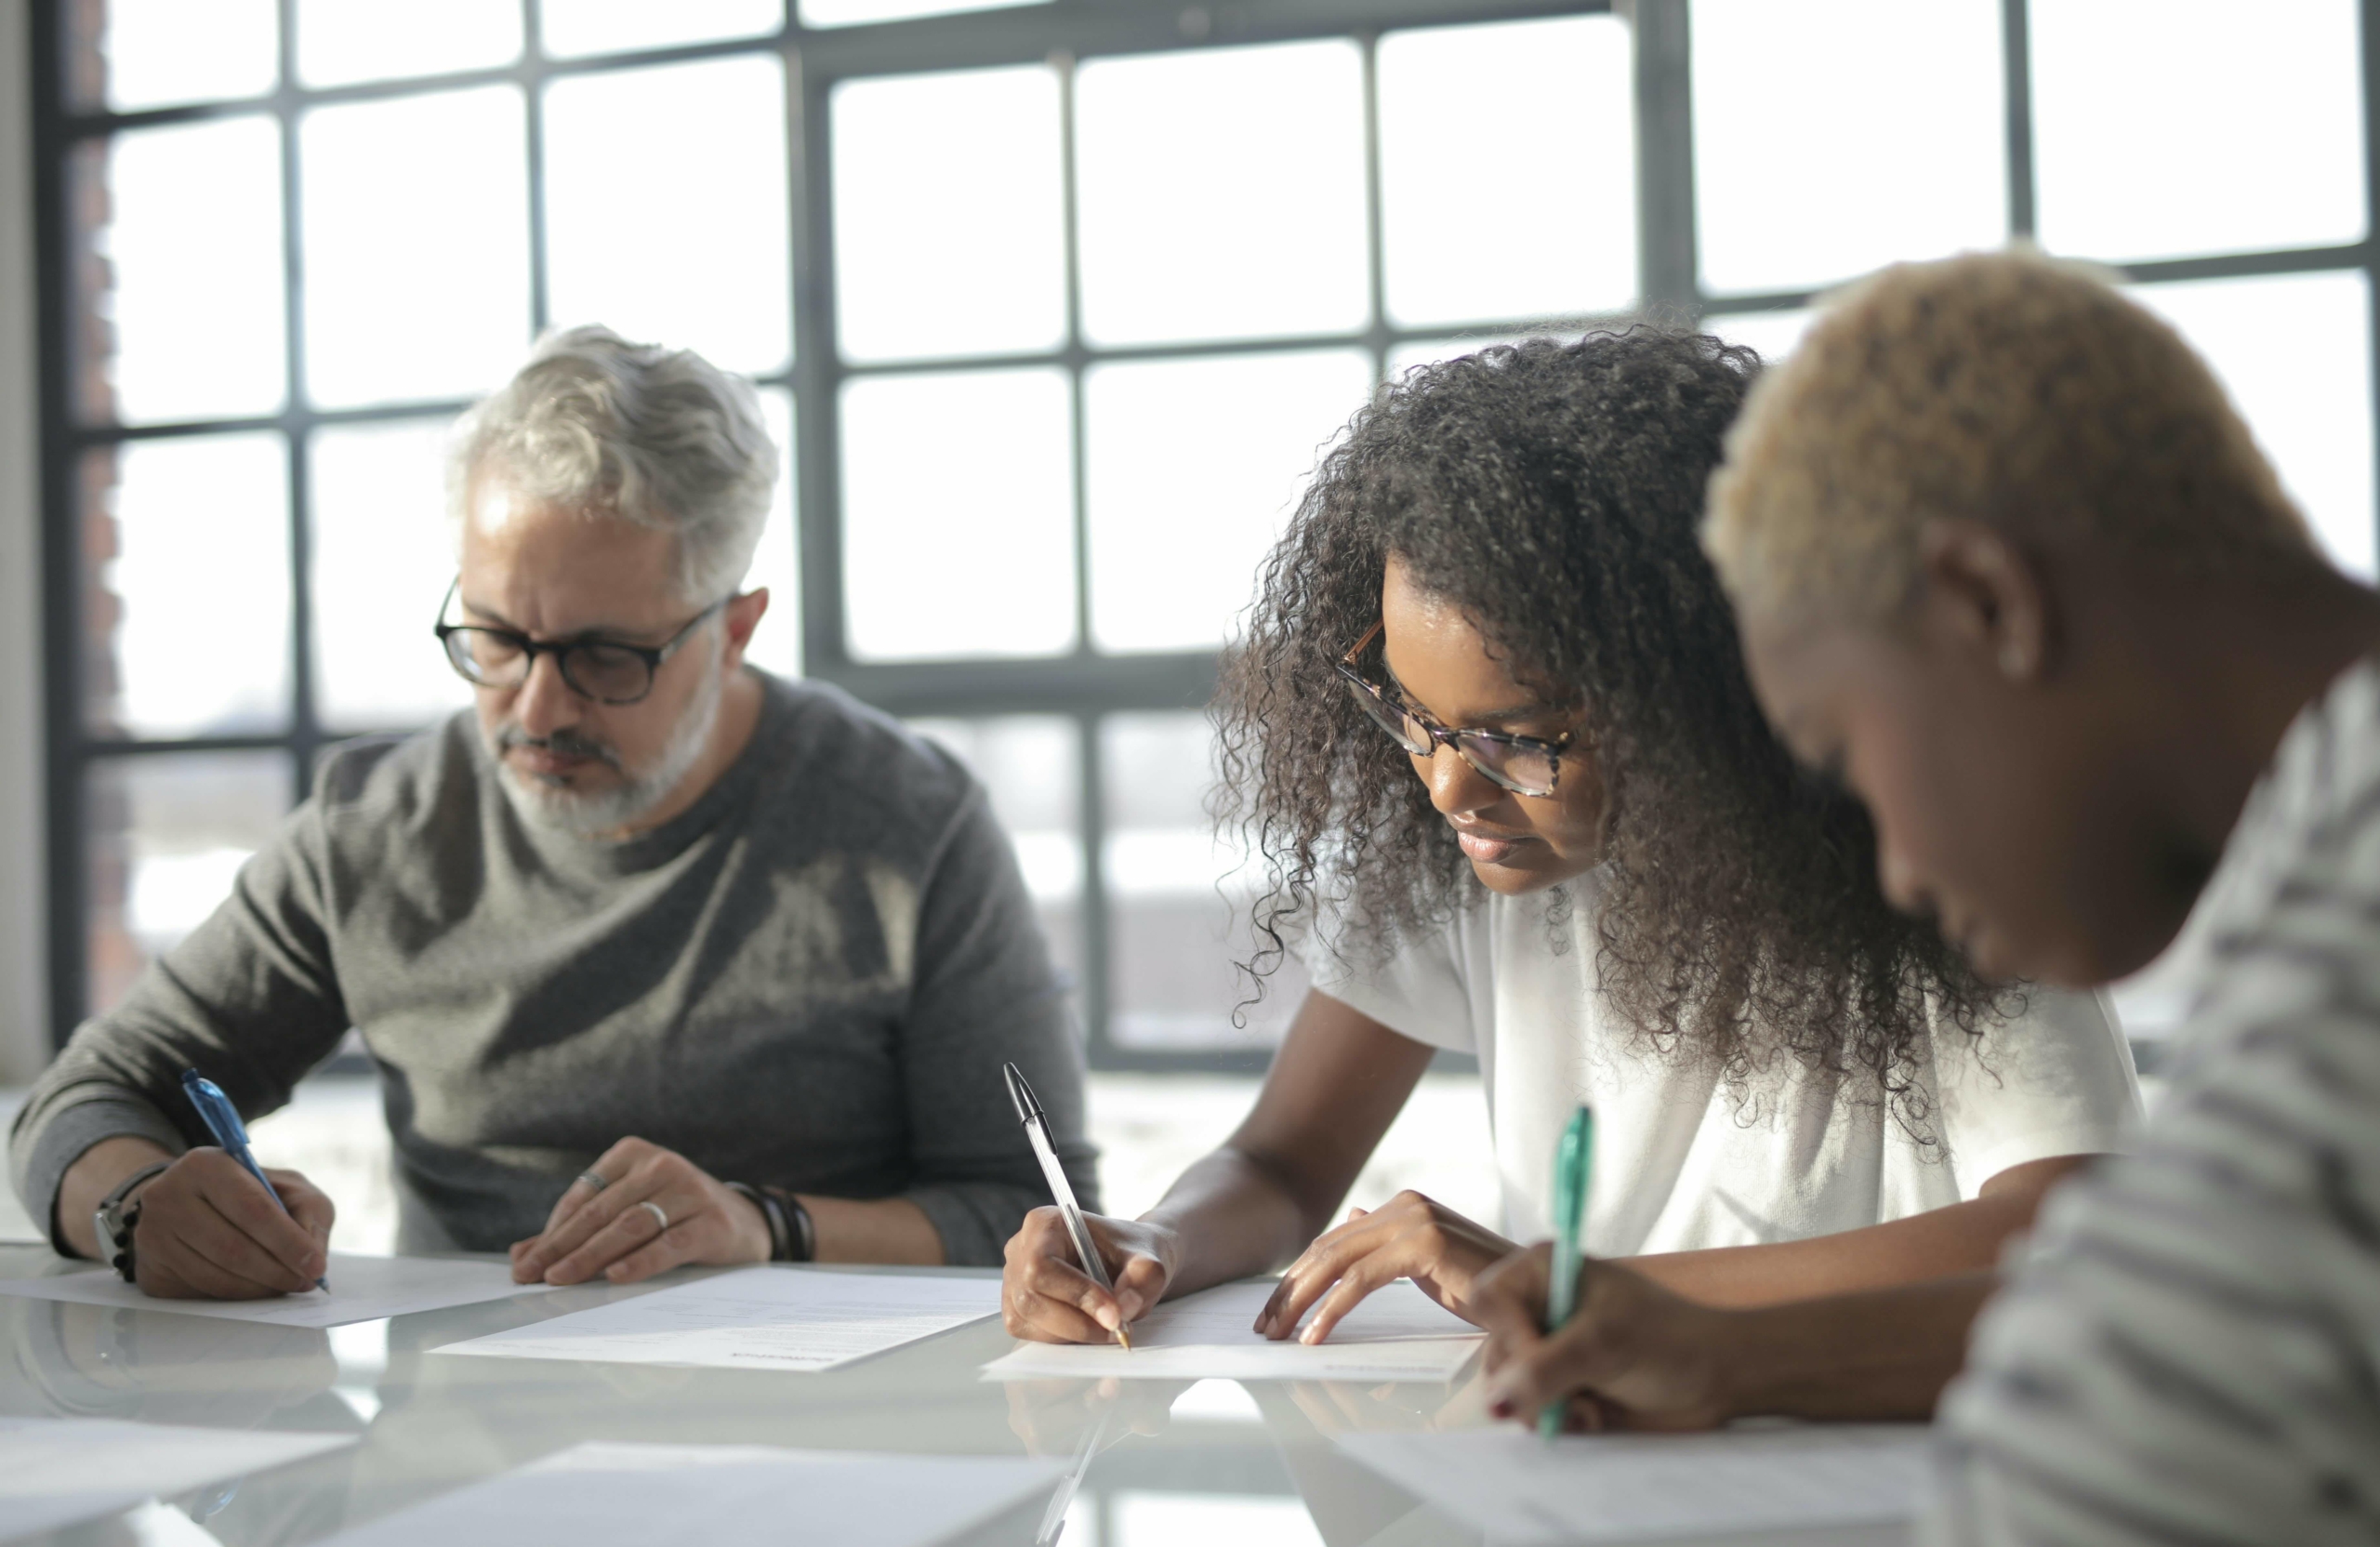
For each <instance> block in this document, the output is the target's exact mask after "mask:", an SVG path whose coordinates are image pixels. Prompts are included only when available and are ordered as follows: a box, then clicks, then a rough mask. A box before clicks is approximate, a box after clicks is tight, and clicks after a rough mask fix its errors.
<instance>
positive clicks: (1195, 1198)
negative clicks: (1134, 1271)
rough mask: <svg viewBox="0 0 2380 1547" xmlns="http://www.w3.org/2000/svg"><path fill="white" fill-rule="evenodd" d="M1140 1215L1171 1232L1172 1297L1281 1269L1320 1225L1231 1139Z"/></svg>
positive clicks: (1168, 1289) (1169, 1287)
mask: <svg viewBox="0 0 2380 1547" xmlns="http://www.w3.org/2000/svg"><path fill="white" fill-rule="evenodd" d="M1141 1218H1142V1219H1143V1220H1144V1222H1146V1223H1150V1224H1154V1225H1157V1226H1158V1227H1159V1228H1161V1229H1164V1230H1166V1231H1169V1232H1170V1233H1171V1235H1172V1236H1173V1238H1174V1240H1175V1242H1176V1243H1177V1244H1178V1249H1179V1260H1178V1261H1176V1262H1174V1263H1170V1264H1169V1265H1170V1269H1171V1273H1170V1276H1169V1278H1168V1279H1167V1283H1166V1292H1167V1294H1168V1295H1180V1294H1187V1293H1189V1292H1190V1291H1191V1290H1193V1289H1206V1288H1207V1287H1208V1286H1210V1285H1213V1284H1222V1283H1225V1282H1228V1281H1229V1280H1231V1279H1234V1278H1245V1277H1247V1276H1250V1274H1257V1273H1264V1272H1267V1271H1269V1270H1271V1269H1274V1268H1277V1267H1279V1266H1280V1265H1281V1264H1282V1263H1285V1262H1287V1261H1288V1260H1289V1259H1290V1258H1291V1257H1294V1256H1296V1255H1297V1254H1298V1252H1299V1251H1301V1250H1303V1249H1304V1247H1305V1244H1306V1242H1308V1241H1310V1240H1312V1239H1313V1238H1314V1237H1315V1236H1316V1234H1317V1233H1318V1232H1319V1230H1320V1228H1321V1223H1322V1222H1319V1221H1317V1220H1316V1219H1314V1218H1312V1217H1310V1215H1309V1212H1308V1210H1304V1209H1302V1208H1301V1207H1300V1206H1299V1204H1298V1201H1297V1199H1296V1197H1294V1196H1292V1195H1291V1193H1290V1192H1289V1189H1288V1188H1287V1187H1286V1186H1284V1185H1282V1184H1281V1183H1280V1182H1279V1180H1278V1179H1276V1177H1275V1176H1274V1175H1273V1174H1272V1172H1270V1171H1268V1170H1266V1169H1265V1168H1264V1167H1263V1166H1262V1165H1260V1164H1259V1163H1258V1162H1257V1161H1256V1160H1254V1159H1253V1158H1251V1157H1250V1156H1248V1155H1246V1154H1244V1153H1243V1152H1241V1151H1239V1150H1236V1149H1234V1148H1232V1147H1231V1146H1229V1145H1225V1146H1224V1147H1223V1148H1222V1149H1219V1150H1217V1151H1215V1152H1214V1153H1213V1154H1212V1155H1210V1156H1208V1157H1205V1158H1204V1159H1202V1160H1200V1161H1198V1162H1197V1164H1196V1165H1194V1166H1192V1167H1191V1168H1190V1169H1189V1170H1185V1171H1183V1173H1182V1175H1181V1177H1180V1178H1179V1179H1178V1180H1177V1181H1175V1183H1173V1185H1172V1186H1171V1187H1170V1188H1169V1189H1168V1190H1167V1191H1166V1195H1165V1197H1163V1198H1162V1199H1161V1200H1159V1202H1158V1203H1157V1207H1156V1208H1154V1209H1152V1210H1149V1211H1148V1212H1147V1213H1145V1214H1144V1215H1142V1216H1141Z"/></svg>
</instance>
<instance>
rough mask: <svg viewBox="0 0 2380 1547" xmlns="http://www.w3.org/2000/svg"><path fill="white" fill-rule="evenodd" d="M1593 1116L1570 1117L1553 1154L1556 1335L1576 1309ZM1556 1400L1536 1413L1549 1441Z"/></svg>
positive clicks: (1551, 1319)
mask: <svg viewBox="0 0 2380 1547" xmlns="http://www.w3.org/2000/svg"><path fill="white" fill-rule="evenodd" d="M1594 1152H1595V1115H1594V1112H1593V1109H1592V1108H1590V1107H1585V1106H1581V1107H1580V1108H1579V1109H1578V1110H1577V1111H1576V1112H1573V1113H1572V1114H1570V1126H1569V1127H1567V1128H1566V1129H1564V1130H1563V1131H1562V1143H1561V1144H1560V1146H1559V1147H1558V1148H1556V1149H1555V1150H1554V1276H1553V1277H1552V1278H1551V1279H1550V1280H1549V1281H1548V1282H1547V1284H1546V1286H1545V1329H1546V1331H1548V1332H1558V1331H1560V1330H1561V1329H1562V1328H1563V1326H1564V1325H1565V1324H1566V1323H1567V1322H1568V1321H1569V1319H1570V1318H1571V1317H1572V1316H1576V1315H1577V1314H1578V1310H1579V1269H1580V1265H1581V1260H1580V1252H1579V1231H1580V1226H1581V1225H1583V1224H1584V1223H1586V1217H1587V1182H1588V1178H1589V1177H1590V1176H1592V1175H1593V1170H1594ZM1563 1407H1564V1404H1563V1403H1561V1402H1560V1401H1554V1402H1549V1403H1547V1404H1546V1405H1545V1407H1544V1408H1543V1409H1542V1410H1540V1412H1539V1413H1538V1415H1537V1432H1538V1433H1539V1434H1540V1435H1544V1436H1545V1437H1546V1438H1547V1439H1552V1438H1553V1437H1554V1435H1558V1434H1560V1433H1561V1432H1562V1410H1563Z"/></svg>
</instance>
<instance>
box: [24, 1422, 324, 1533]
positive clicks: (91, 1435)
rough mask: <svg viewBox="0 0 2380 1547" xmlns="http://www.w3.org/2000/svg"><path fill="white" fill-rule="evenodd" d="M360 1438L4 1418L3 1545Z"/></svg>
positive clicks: (297, 1458)
mask: <svg viewBox="0 0 2380 1547" xmlns="http://www.w3.org/2000/svg"><path fill="white" fill-rule="evenodd" d="M354 1443H355V1436H354V1435H284V1434H268V1433H263V1432H259V1431H256V1430H248V1429H180V1428H171V1427H168V1426H166V1425H165V1424H161V1423H119V1422H117V1421H114V1420H112V1419H101V1418H0V1541H8V1540H15V1539H16V1538H18V1537H20V1536H31V1535H33V1533H34V1532H36V1531H48V1530H56V1529H57V1528H58V1527H60V1526H69V1525H73V1523H74V1522H76V1521H78V1520H92V1519H96V1518H98V1517H99V1516H101V1515H108V1514H115V1513H117V1512H118V1511H120V1510H128V1509H130V1508H132V1507H133V1506H134V1505H136V1504H138V1503H139V1502H140V1501H142V1500H144V1499H149V1498H153V1497H155V1496H157V1495H160V1494H175V1493H181V1492H185V1491H187V1490H189V1489H191V1488H203V1487H205V1485H207V1484H208V1483H219V1482H225V1481H228V1480H230V1479H231V1478H233V1477H245V1476H246V1475H247V1474H250V1473H252V1472H263V1471H266V1470H268V1469H270V1468H271V1467H276V1466H281V1465H284V1464H285V1463H287V1462H289V1461H302V1460H304V1459H305V1458H306V1457H308V1456H319V1455H321V1454H323V1453H324V1451H326V1450H337V1449H338V1448H341V1447H343V1446H349V1445H353V1444H354Z"/></svg>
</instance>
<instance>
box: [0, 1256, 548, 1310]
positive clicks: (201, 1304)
mask: <svg viewBox="0 0 2380 1547" xmlns="http://www.w3.org/2000/svg"><path fill="white" fill-rule="evenodd" d="M324 1277H326V1278H328V1279H329V1280H330V1282H331V1288H330V1292H329V1293H327V1294H325V1293H324V1292H323V1291H322V1290H320V1289H309V1290H307V1291H306V1292H305V1293H303V1294H292V1295H284V1296H283V1297H281V1298H280V1299H279V1300H158V1299H155V1298H153V1297H152V1296H149V1295H145V1294H143V1293H141V1292H140V1291H139V1289H135V1288H134V1287H133V1286H132V1285H130V1284H127V1283H126V1282H125V1281H124V1280H123V1279H121V1278H118V1277H117V1276H115V1275H114V1274H113V1273H112V1272H111V1271H109V1270H108V1269H106V1268H93V1269H90V1270H88V1271H86V1272H83V1273H61V1274H57V1275H55V1276H51V1277H47V1278H11V1279H0V1294H9V1295H22V1296H26V1297H29V1298H31V1299H33V1300H68V1301H73V1302H75V1303H77V1304H82V1305H116V1306H121V1307H123V1308H124V1309H126V1310H130V1311H174V1312H178V1313H179V1314H180V1315H182V1316H221V1317H222V1318H224V1319H225V1320H227V1321H260V1322H264V1323H266V1324H267V1325H269V1326H273V1327H343V1326H345V1325H346V1324H347V1323H349V1322H350V1321H377V1320H379V1319H380V1318H381V1317H383V1316H410V1315H412V1314H413V1313H414V1312H416V1311H443V1310H445V1309H446V1308H447V1307H449V1306H453V1305H470V1304H475V1303H477V1302H481V1301H483V1300H505V1299H509V1298H510V1297H511V1296H513V1295H522V1294H542V1293H544V1292H546V1291H545V1290H544V1289H543V1288H542V1287H541V1286H539V1285H536V1284H515V1283H514V1282H513V1281H512V1270H511V1268H509V1267H508V1266H507V1265H505V1264H504V1263H469V1262H454V1261H450V1260H447V1259H444V1258H437V1257H346V1256H341V1255H340V1254H339V1253H337V1252H333V1253H332V1254H331V1265H330V1271H329V1272H328V1273H326V1274H325V1275H324Z"/></svg>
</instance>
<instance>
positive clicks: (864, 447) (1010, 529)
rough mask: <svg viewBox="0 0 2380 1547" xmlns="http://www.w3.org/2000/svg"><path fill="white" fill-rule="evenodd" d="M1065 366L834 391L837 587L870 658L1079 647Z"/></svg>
mask: <svg viewBox="0 0 2380 1547" xmlns="http://www.w3.org/2000/svg"><path fill="white" fill-rule="evenodd" d="M1067 419H1068V403H1067V390H1066V378H1065V376H1064V373H1063V372H1060V371H1051V370H1031V371H971V372H967V373H964V374H955V375H949V376H896V377H862V378H861V379H859V380H856V381H853V382H852V383H851V384H850V385H848V386H846V387H845V388H844V389H843V591H844V598H845V605H846V607H847V608H848V613H847V617H846V627H847V628H848V629H849V632H850V638H851V647H852V654H853V655H855V656H858V657H860V658H863V659H869V660H900V659H904V658H916V657H919V656H938V655H1054V654H1056V653H1057V652H1059V651H1062V650H1065V649H1068V648H1070V647H1071V646H1072V645H1073V644H1074V642H1075V556H1074V519H1073V510H1074V496H1073V484H1074V472H1073V455H1072V447H1071V444H1070V442H1071V439H1072V437H1071V435H1070V433H1069V430H1068V428H1067Z"/></svg>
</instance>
